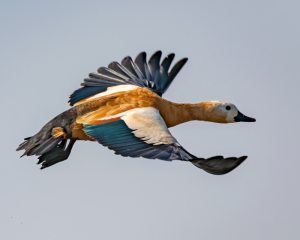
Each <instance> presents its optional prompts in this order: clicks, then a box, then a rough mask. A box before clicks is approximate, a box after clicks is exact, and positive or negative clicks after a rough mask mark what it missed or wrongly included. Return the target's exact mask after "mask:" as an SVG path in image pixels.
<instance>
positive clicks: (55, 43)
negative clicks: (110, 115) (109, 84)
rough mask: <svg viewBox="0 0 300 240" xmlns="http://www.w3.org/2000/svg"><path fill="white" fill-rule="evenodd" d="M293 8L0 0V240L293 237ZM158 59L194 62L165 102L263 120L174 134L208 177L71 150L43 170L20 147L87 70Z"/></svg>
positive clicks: (297, 51)
mask: <svg viewBox="0 0 300 240" xmlns="http://www.w3.org/2000/svg"><path fill="white" fill-rule="evenodd" d="M299 12H300V3H299V1H290V0H287V1H277V0H275V1H274V0H272V1H271V0H259V1H256V0H254V1H233V0H230V1H199V0H198V1H174V0H173V1H30V0H29V1H1V2H0V32H1V38H0V43H1V44H0V79H1V81H0V83H1V88H0V91H1V93H0V98H1V102H2V105H1V107H2V118H1V123H2V124H1V133H2V137H1V140H0V143H1V168H0V179H1V181H0V191H1V197H0V212H1V214H0V228H1V230H0V237H1V239H10V240H15V239H16V240H18V239H22V240H23V239H30V240H32V239H40V238H42V239H44V240H53V239H56V240H60V239H63V240H65V239H72V240H77V239H78V240H81V239H110V240H111V239H112V240H115V239H116V240H118V239H122V240H127V239H128V240H132V239H143V240H144V239H145V240H148V239H149V240H150V239H151V240H152V239H164V240H169V239H170V240H181V239H205V240H215V239H222V240H223V239H224V240H227V239H228V240H240V239H243V240H253V239H256V240H260V239H262V240H263V239H272V240H277V239H299V238H300V234H299V225H300V217H299V214H300V207H299V202H300V193H299V180H300V177H299V169H300V159H299V154H298V149H299V120H300V114H299V103H300V102H299V100H300V95H299V90H300V67H299V66H300V60H299V59H300V44H299V43H300V31H299V29H300V15H299ZM156 50H162V51H163V55H164V56H165V55H167V54H169V53H171V52H174V53H175V54H176V58H175V60H179V59H181V58H183V57H188V58H189V61H188V62H187V64H186V65H185V67H184V68H183V69H182V71H181V72H180V73H179V75H178V76H177V78H176V79H175V82H174V83H173V85H172V86H171V87H170V88H169V90H168V92H167V93H166V94H165V95H164V98H166V99H168V100H170V101H174V102H182V103H183V102H191V103H194V102H201V101H208V100H221V101H229V102H232V103H234V104H235V105H236V106H237V107H238V108H239V109H240V111H241V112H242V113H244V114H246V115H248V116H250V117H254V118H256V119H257V122H256V123H236V124H227V125H224V124H215V123H206V122H189V123H185V124H182V125H180V126H177V127H175V128H172V129H171V132H172V134H173V135H174V136H175V137H176V139H178V141H179V142H180V143H181V144H182V145H183V146H184V147H185V148H186V149H187V150H188V151H190V152H191V153H193V154H195V155H197V156H199V157H211V156H214V155H224V156H226V157H229V156H241V155H248V156H249V158H248V159H247V160H246V161H245V162H244V163H243V164H242V165H241V166H240V167H238V168H237V169H236V170H234V171H233V172H231V173H229V174H227V175H224V176H214V175H210V174H208V173H206V172H204V171H201V170H200V169H197V168H196V167H194V166H193V165H192V164H189V163H186V162H179V161H177V162H172V163H169V162H164V161H159V160H156V161H153V160H147V159H132V158H122V157H120V156H117V155H114V154H113V152H112V151H110V150H108V149H106V148H104V147H102V146H101V145H99V144H97V143H90V142H80V143H76V144H75V147H74V150H73V152H72V154H71V156H70V157H69V159H68V160H67V161H65V162H63V163H60V164H57V165H55V166H53V167H51V168H48V169H45V170H43V171H41V170H39V167H38V166H37V165H36V164H35V163H36V162H37V159H36V157H24V158H22V159H20V158H19V156H20V155H21V153H20V152H15V149H16V147H17V146H18V145H19V144H20V143H21V142H22V140H23V138H24V137H28V136H31V135H33V134H35V133H36V132H37V131H39V129H40V128H41V127H42V126H43V125H44V124H45V123H46V122H48V121H49V120H51V119H52V118H53V117H55V116H56V115H57V114H59V113H61V112H62V111H65V110H66V109H68V108H69V105H68V103H67V101H68V98H69V95H70V94H71V93H72V92H73V91H74V90H76V89H77V88H79V87H80V86H79V84H80V83H81V82H82V80H83V78H85V77H87V76H88V73H90V72H93V71H96V70H97V69H98V68H99V67H100V66H107V65H108V64H109V63H110V62H111V61H114V60H117V61H121V60H122V59H123V57H125V56H127V55H130V56H132V57H133V58H134V57H135V56H136V55H137V54H138V53H139V52H141V51H146V52H147V53H148V56H150V55H152V54H153V53H154V52H155V51H156Z"/></svg>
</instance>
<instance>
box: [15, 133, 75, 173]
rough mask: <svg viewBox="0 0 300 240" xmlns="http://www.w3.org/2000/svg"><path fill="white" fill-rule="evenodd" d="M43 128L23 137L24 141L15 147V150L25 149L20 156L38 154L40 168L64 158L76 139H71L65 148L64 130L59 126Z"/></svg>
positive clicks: (67, 155)
mask: <svg viewBox="0 0 300 240" xmlns="http://www.w3.org/2000/svg"><path fill="white" fill-rule="evenodd" d="M45 130H46V129H45V128H43V129H42V130H41V131H40V132H39V133H37V134H36V135H34V136H32V137H28V138H25V139H24V140H25V142H23V143H21V144H20V145H19V147H18V148H17V151H20V150H25V152H24V154H23V155H22V156H21V157H23V156H32V155H37V156H39V158H38V159H39V161H38V162H37V164H42V167H41V169H43V168H46V167H49V166H52V165H54V164H56V163H58V162H61V161H63V160H66V159H67V158H68V157H69V155H70V152H71V149H72V146H73V145H74V143H75V141H76V140H72V139H71V140H70V143H69V145H68V147H67V148H66V149H65V146H66V143H67V139H64V131H63V129H62V128H61V127H56V128H52V129H51V128H50V129H47V131H45Z"/></svg>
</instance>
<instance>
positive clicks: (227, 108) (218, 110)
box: [200, 101, 256, 123]
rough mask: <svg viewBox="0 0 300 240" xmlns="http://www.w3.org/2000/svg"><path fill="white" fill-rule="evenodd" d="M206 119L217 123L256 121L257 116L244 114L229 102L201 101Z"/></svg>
mask: <svg viewBox="0 0 300 240" xmlns="http://www.w3.org/2000/svg"><path fill="white" fill-rule="evenodd" d="M200 107H201V109H203V115H204V118H205V121H209V122H217V123H235V122H255V121H256V120H255V118H251V117H247V116H245V115H244V114H242V113H241V112H240V111H239V110H238V109H237V107H236V106H235V105H234V104H232V103H229V102H221V101H210V102H202V103H200Z"/></svg>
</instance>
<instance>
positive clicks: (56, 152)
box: [37, 138, 77, 169]
mask: <svg viewBox="0 0 300 240" xmlns="http://www.w3.org/2000/svg"><path fill="white" fill-rule="evenodd" d="M76 140H77V139H76V138H71V139H70V142H69V144H68V147H67V148H66V149H65V146H66V143H67V139H63V140H62V141H61V143H60V144H59V145H58V146H57V147H55V148H53V149H52V150H51V151H49V152H46V153H44V154H43V155H41V156H40V157H39V158H38V159H39V161H38V163H37V164H40V163H42V167H41V169H44V168H47V167H50V166H52V165H54V164H56V163H59V162H62V161H64V160H66V159H67V158H68V157H69V156H70V153H71V151H72V148H73V146H74V143H75V142H76Z"/></svg>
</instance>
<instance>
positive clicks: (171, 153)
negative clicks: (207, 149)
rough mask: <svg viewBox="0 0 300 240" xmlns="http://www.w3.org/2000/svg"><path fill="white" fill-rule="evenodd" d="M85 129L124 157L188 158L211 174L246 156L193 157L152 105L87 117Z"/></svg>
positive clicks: (236, 164)
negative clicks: (94, 117) (97, 117)
mask: <svg viewBox="0 0 300 240" xmlns="http://www.w3.org/2000/svg"><path fill="white" fill-rule="evenodd" d="M84 131H85V133H86V134H87V135H88V136H90V137H92V138H94V139H96V140H97V141H98V142H99V143H101V144H102V145H104V146H106V147H108V148H109V149H111V150H114V151H115V154H119V155H122V156H124V157H144V158H149V159H160V160H165V161H172V160H183V161H190V162H192V163H193V164H194V165H195V166H197V167H199V168H201V169H203V170H205V171H207V172H209V173H212V174H217V175H220V174H225V173H227V172H229V171H231V170H233V169H234V168H236V167H237V166H238V165H239V164H241V163H242V162H243V161H244V160H245V159H246V157H241V158H228V159H224V158H223V157H222V156H217V157H214V158H210V159H207V160H206V159H204V158H197V157H195V156H194V155H192V154H190V153H189V152H188V151H186V150H185V149H184V148H183V147H182V146H181V145H180V144H179V143H178V141H177V140H176V139H175V138H174V137H173V136H172V135H171V133H170V131H169V130H168V128H167V126H166V124H165V122H164V120H163V118H162V117H161V116H160V114H159V111H158V110H157V109H155V108H152V107H147V108H137V109H132V110H129V111H126V112H123V113H121V114H117V115H114V116H112V117H107V118H101V119H93V120H91V119H90V120H89V121H88V122H86V123H85V124H84Z"/></svg>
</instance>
